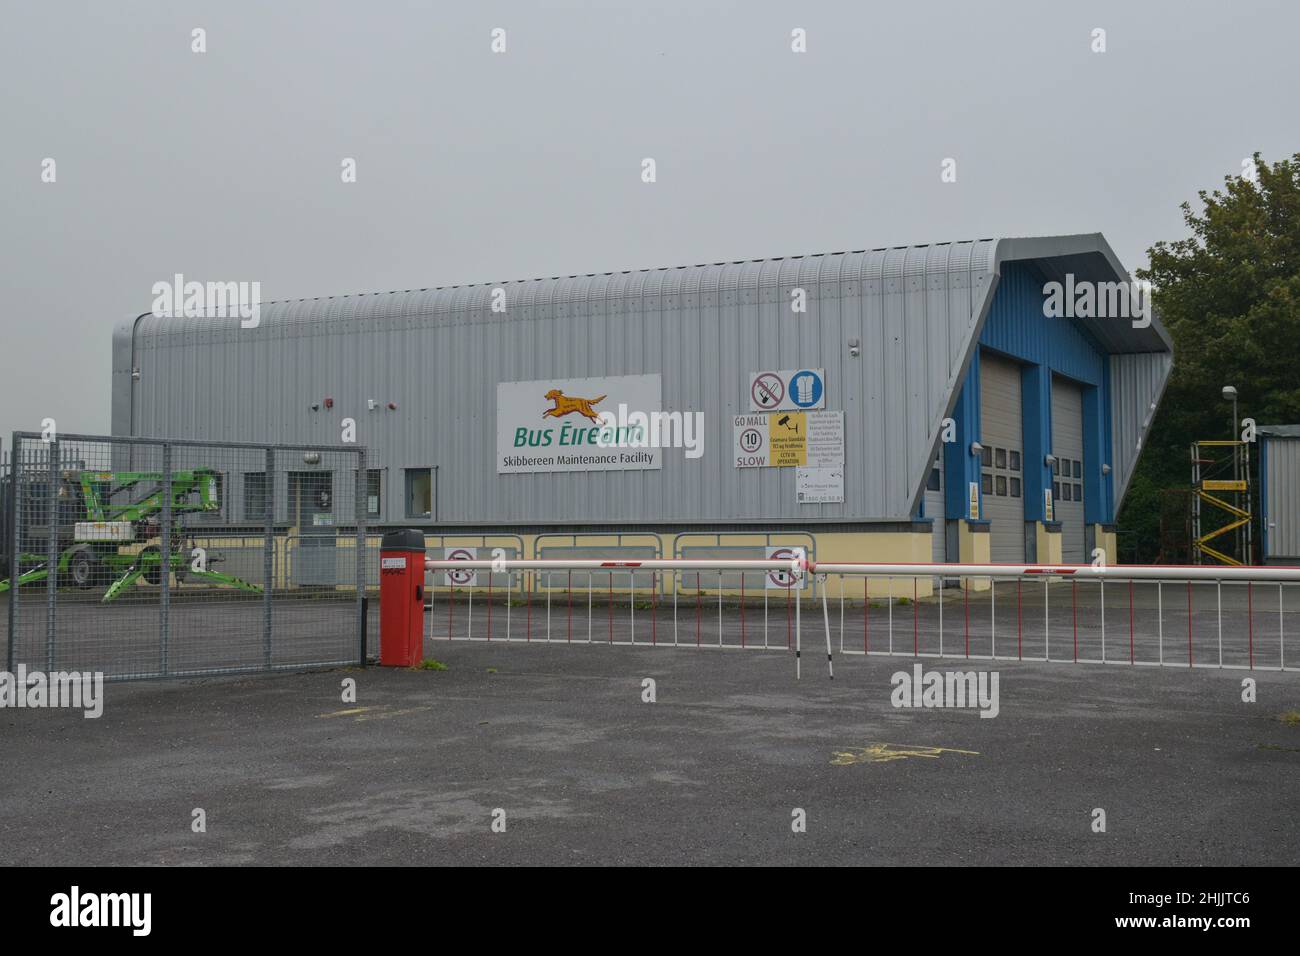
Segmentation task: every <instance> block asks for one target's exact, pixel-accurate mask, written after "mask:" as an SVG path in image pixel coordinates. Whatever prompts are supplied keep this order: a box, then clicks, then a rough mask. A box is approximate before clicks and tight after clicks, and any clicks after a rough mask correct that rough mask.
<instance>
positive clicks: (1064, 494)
mask: <svg viewBox="0 0 1300 956" xmlns="http://www.w3.org/2000/svg"><path fill="white" fill-rule="evenodd" d="M1072 487H1073V485H1071V484H1070V483H1069V482H1068V481H1065V482H1062V483H1061V500H1062V501H1073V500H1074V493H1073V492H1072V491H1071V490H1070V489H1071V488H1072Z"/></svg>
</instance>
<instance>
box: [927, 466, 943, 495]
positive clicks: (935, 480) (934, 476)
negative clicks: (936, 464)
mask: <svg viewBox="0 0 1300 956" xmlns="http://www.w3.org/2000/svg"><path fill="white" fill-rule="evenodd" d="M939 482H940V478H939V469H938V468H931V469H930V478H929V480H928V481H926V483H925V489H926V491H938V490H939V487H940V485H939Z"/></svg>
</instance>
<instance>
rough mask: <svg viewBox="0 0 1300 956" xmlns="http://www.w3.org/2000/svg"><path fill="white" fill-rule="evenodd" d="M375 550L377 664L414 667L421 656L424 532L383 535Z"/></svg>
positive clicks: (422, 646)
mask: <svg viewBox="0 0 1300 956" xmlns="http://www.w3.org/2000/svg"><path fill="white" fill-rule="evenodd" d="M379 550H380V554H379V663H380V664H383V665H384V666H385V667H414V666H416V665H417V664H419V663H420V659H421V657H423V655H424V533H423V532H421V531H417V530H415V529H414V528H404V529H402V530H400V531H388V532H385V534H384V537H383V540H382V541H381V542H380V546H379Z"/></svg>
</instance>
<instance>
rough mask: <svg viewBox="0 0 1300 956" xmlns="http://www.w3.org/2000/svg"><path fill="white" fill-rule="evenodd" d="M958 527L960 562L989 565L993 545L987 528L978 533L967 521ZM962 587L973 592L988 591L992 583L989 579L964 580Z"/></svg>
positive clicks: (960, 523)
mask: <svg viewBox="0 0 1300 956" xmlns="http://www.w3.org/2000/svg"><path fill="white" fill-rule="evenodd" d="M957 526H958V531H957V547H958V556H957V557H958V560H959V561H960V562H961V563H962V564H988V563H989V561H990V554H991V552H990V550H989V549H990V548H991V547H992V544H991V538H990V536H989V533H988V528H987V526H986V527H983V528H981V529H979V530H978V531H977V530H975V529H973V528H971V526H970V522H969V521H966V520H965V519H962V520H960V521H959V522H958V523H957ZM961 586H962V587H964V588H966V589H968V590H971V591H987V590H988V589H989V588H990V587H991V582H990V581H989V579H988V578H962V581H961Z"/></svg>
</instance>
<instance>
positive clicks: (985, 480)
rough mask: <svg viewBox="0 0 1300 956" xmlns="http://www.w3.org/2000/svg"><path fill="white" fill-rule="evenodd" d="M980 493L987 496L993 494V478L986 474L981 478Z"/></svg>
mask: <svg viewBox="0 0 1300 956" xmlns="http://www.w3.org/2000/svg"><path fill="white" fill-rule="evenodd" d="M980 491H982V492H984V494H986V495H991V494H993V476H992V475H990V474H987V473H985V474H984V475H983V476H981V478H980Z"/></svg>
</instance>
